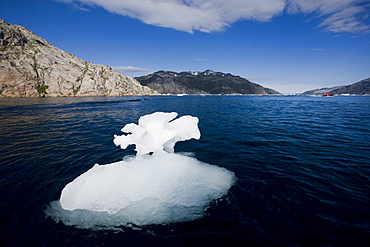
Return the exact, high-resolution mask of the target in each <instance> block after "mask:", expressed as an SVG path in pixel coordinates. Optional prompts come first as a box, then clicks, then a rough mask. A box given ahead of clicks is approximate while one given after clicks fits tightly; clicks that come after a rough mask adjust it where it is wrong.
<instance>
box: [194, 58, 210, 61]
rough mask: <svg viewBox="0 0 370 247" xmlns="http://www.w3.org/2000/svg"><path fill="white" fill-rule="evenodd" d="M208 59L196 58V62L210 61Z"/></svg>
mask: <svg viewBox="0 0 370 247" xmlns="http://www.w3.org/2000/svg"><path fill="white" fill-rule="evenodd" d="M208 60H209V59H208V58H196V59H195V61H208Z"/></svg>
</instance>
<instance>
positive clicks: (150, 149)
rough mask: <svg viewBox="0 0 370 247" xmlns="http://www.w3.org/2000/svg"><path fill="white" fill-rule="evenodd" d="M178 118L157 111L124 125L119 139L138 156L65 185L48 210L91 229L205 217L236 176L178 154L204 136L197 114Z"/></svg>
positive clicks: (100, 167)
mask: <svg viewBox="0 0 370 247" xmlns="http://www.w3.org/2000/svg"><path fill="white" fill-rule="evenodd" d="M176 116H177V113H175V112H172V113H163V112H156V113H153V114H150V115H146V116H143V117H141V118H140V119H139V123H138V125H136V124H133V123H132V124H127V125H126V126H124V127H123V129H122V131H123V132H124V135H122V136H115V137H114V143H115V144H116V145H117V146H118V145H119V146H121V148H123V149H125V148H127V146H129V145H130V144H134V145H135V146H136V149H135V150H136V151H137V155H136V156H130V157H126V158H125V159H124V160H122V161H119V162H115V163H111V164H107V165H98V164H96V165H95V166H93V167H92V168H91V169H90V170H88V171H87V172H85V173H83V174H82V175H80V176H79V177H77V178H76V179H74V180H73V181H72V182H71V183H69V184H67V185H66V186H65V188H64V189H63V190H62V193H61V197H60V200H59V202H53V204H51V206H50V207H49V214H50V215H51V216H52V217H53V218H54V219H56V220H61V221H63V222H64V223H66V224H72V225H80V226H81V224H84V225H85V226H87V227H89V226H93V225H99V224H100V225H104V226H107V227H109V226H117V225H126V226H127V225H131V224H134V225H137V226H143V225H149V224H167V223H174V222H184V221H191V220H195V219H198V218H200V217H202V216H203V215H204V212H205V209H206V208H207V206H208V205H209V204H210V203H211V202H212V201H213V200H216V199H218V198H221V197H222V196H223V195H225V194H227V192H228V190H229V188H230V187H231V186H232V185H233V183H234V181H235V176H234V174H233V173H232V172H230V171H228V170H226V169H224V168H221V167H217V166H213V165H209V164H206V163H204V162H201V161H198V160H197V159H195V158H192V157H187V156H184V155H180V154H175V153H173V152H174V145H175V143H176V142H177V141H184V140H189V139H192V138H196V139H199V138H200V132H199V129H198V126H197V124H198V118H196V117H192V116H183V117H180V118H178V119H175V118H176ZM173 119H175V120H173ZM86 221H90V222H88V223H86ZM94 221H95V222H94Z"/></svg>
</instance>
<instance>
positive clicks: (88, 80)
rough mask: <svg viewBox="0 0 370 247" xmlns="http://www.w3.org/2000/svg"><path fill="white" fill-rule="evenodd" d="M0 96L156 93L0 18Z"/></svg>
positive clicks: (108, 68)
mask: <svg viewBox="0 0 370 247" xmlns="http://www.w3.org/2000/svg"><path fill="white" fill-rule="evenodd" d="M0 72H1V73H0V96H2V97H45V96H47V97H58V96H122V95H149V94H157V92H156V91H155V90H152V89H150V88H148V87H145V86H142V85H141V84H140V83H139V82H138V81H137V80H135V79H134V78H132V77H130V76H125V75H122V74H119V73H117V72H115V71H113V70H112V68H110V67H109V66H106V65H98V64H94V63H91V62H87V61H83V60H82V59H80V58H78V57H76V56H74V55H72V54H70V53H68V52H65V51H63V50H60V49H58V48H56V47H54V46H53V45H51V44H50V43H49V42H47V41H46V40H45V39H43V38H41V37H39V36H37V35H36V34H34V33H33V32H31V31H30V30H28V29H26V28H24V27H22V26H18V25H11V24H9V23H7V22H5V21H4V20H2V19H0Z"/></svg>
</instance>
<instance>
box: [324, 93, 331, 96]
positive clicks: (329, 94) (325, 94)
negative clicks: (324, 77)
mask: <svg viewBox="0 0 370 247" xmlns="http://www.w3.org/2000/svg"><path fill="white" fill-rule="evenodd" d="M322 96H333V94H332V93H324V94H323V95H322Z"/></svg>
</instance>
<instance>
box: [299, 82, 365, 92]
mask: <svg viewBox="0 0 370 247" xmlns="http://www.w3.org/2000/svg"><path fill="white" fill-rule="evenodd" d="M302 94H304V95H323V94H333V95H340V94H351V95H370V78H367V79H364V80H362V81H359V82H356V83H354V84H352V85H347V86H336V87H330V88H321V89H314V90H309V91H306V92H304V93H302Z"/></svg>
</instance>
